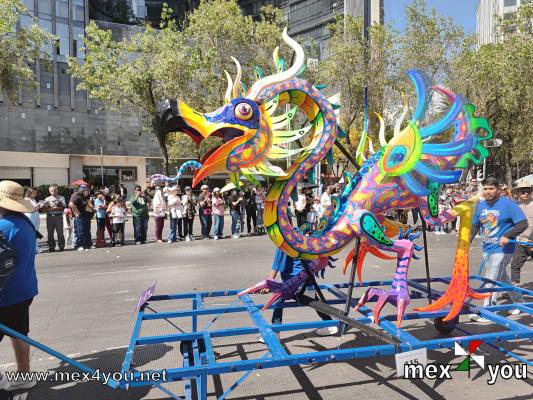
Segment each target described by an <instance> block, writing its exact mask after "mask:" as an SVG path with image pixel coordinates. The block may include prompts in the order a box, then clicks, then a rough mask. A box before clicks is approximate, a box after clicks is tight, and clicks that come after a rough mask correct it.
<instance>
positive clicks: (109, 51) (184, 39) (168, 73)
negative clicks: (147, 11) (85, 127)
mask: <svg viewBox="0 0 533 400" xmlns="http://www.w3.org/2000/svg"><path fill="white" fill-rule="evenodd" d="M171 11H172V10H170V9H168V8H167V7H166V5H164V7H163V12H162V16H161V20H162V21H161V24H160V29H157V30H156V29H154V28H152V27H150V26H146V27H144V29H140V30H139V32H138V33H135V34H133V35H132V36H131V37H129V38H125V39H123V40H122V41H120V42H116V41H114V40H113V39H112V36H111V32H110V31H105V30H102V29H100V28H98V26H96V24H95V23H94V22H91V23H90V24H89V25H88V26H87V28H86V37H85V40H84V41H85V52H86V54H85V60H84V62H83V63H82V62H80V61H78V60H77V59H75V58H70V59H69V66H70V71H71V73H72V74H73V75H74V76H75V77H76V78H79V79H81V83H80V84H79V85H78V89H83V90H87V91H88V92H89V94H90V96H91V97H93V98H96V99H98V100H100V101H102V102H103V104H104V105H105V107H106V108H108V109H110V110H113V111H118V112H121V113H124V114H126V115H133V116H136V117H138V118H140V119H141V120H142V122H143V125H144V128H145V130H147V131H150V132H152V133H153V134H154V135H155V136H156V137H157V139H158V142H159V145H160V148H161V151H162V154H163V158H164V160H165V164H166V165H167V171H168V163H169V162H170V161H172V159H173V158H194V157H196V156H198V154H202V153H203V152H205V146H206V145H209V142H207V143H206V144H205V145H203V146H204V148H200V149H195V148H194V145H193V143H192V141H191V140H190V139H189V138H188V137H187V136H186V135H181V136H178V137H176V136H172V137H169V138H166V137H164V135H162V134H160V133H159V132H158V130H157V124H156V105H157V103H158V102H159V101H160V100H162V99H165V98H179V99H180V100H182V101H185V102H186V103H187V104H188V105H189V106H191V107H193V108H195V109H197V110H199V111H203V112H206V111H213V110H214V109H215V108H218V107H220V106H221V105H222V104H224V101H223V99H224V93H225V89H226V78H225V76H224V72H223V71H224V69H227V70H228V71H231V73H232V75H235V72H233V71H235V65H234V64H233V62H232V61H231V59H230V56H231V55H233V56H235V57H237V58H238V59H239V60H240V61H241V63H242V66H243V81H244V82H245V83H247V84H249V83H250V78H251V77H252V67H253V66H254V65H261V66H263V65H269V64H270V65H272V66H273V63H272V61H271V54H272V51H273V49H274V48H275V47H276V46H277V45H279V42H280V36H281V29H280V25H281V14H280V13H279V11H278V10H275V9H272V8H271V7H269V8H266V9H265V12H264V14H263V16H262V18H261V20H260V21H259V22H254V21H253V20H252V19H251V18H250V17H245V16H243V15H242V13H241V10H240V8H239V6H238V4H237V2H236V1H235V0H231V1H226V0H211V1H202V3H201V4H200V6H199V8H198V9H196V10H195V11H194V12H193V13H191V14H190V15H189V16H188V18H187V20H186V22H185V26H186V27H185V29H184V30H183V31H179V30H178V27H177V25H176V22H175V21H174V20H172V19H171V17H170V16H171V14H172V12H171ZM214 21H217V23H213V22H214ZM167 143H168V144H170V145H171V146H172V147H173V148H172V150H171V151H170V155H169V153H168V150H167Z"/></svg>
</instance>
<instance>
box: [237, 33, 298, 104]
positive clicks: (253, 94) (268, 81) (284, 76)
mask: <svg viewBox="0 0 533 400" xmlns="http://www.w3.org/2000/svg"><path fill="white" fill-rule="evenodd" d="M282 37H283V40H284V41H285V43H287V44H288V45H289V46H290V47H291V48H292V49H293V50H294V51H295V53H296V56H295V58H294V63H293V64H292V66H291V67H290V68H289V69H288V70H286V71H283V72H280V73H279V74H274V75H270V76H266V77H264V78H263V79H260V80H258V81H257V82H256V83H254V85H253V86H252V87H251V88H250V92H249V93H248V95H247V96H246V97H247V98H248V99H251V100H255V99H256V98H257V96H258V95H259V93H260V92H261V91H262V90H263V89H264V88H265V87H267V86H270V85H274V84H276V83H278V82H282V81H286V80H289V79H292V78H294V77H295V76H296V75H298V73H299V72H300V71H301V69H302V68H303V66H304V62H305V54H304V49H303V48H302V46H300V44H299V43H298V42H297V41H296V40H294V39H293V38H291V37H290V36H289V35H288V34H287V28H285V29H283V34H282Z"/></svg>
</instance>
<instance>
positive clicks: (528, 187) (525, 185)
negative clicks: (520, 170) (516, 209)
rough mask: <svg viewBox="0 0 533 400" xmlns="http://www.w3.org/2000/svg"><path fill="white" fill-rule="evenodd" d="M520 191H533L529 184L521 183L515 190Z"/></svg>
mask: <svg viewBox="0 0 533 400" xmlns="http://www.w3.org/2000/svg"><path fill="white" fill-rule="evenodd" d="M518 189H531V184H530V183H529V182H520V183H519V184H518V185H516V186H515V187H514V188H513V190H518Z"/></svg>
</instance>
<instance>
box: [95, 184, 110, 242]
mask: <svg viewBox="0 0 533 400" xmlns="http://www.w3.org/2000/svg"><path fill="white" fill-rule="evenodd" d="M95 196H96V199H95V200H94V209H95V211H96V247H103V246H105V245H106V242H105V238H104V235H105V218H106V215H107V202H106V201H105V196H104V193H103V192H101V191H98V192H96V193H95Z"/></svg>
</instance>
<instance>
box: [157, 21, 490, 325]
mask: <svg viewBox="0 0 533 400" xmlns="http://www.w3.org/2000/svg"><path fill="white" fill-rule="evenodd" d="M283 39H284V40H285V42H286V43H287V44H288V45H289V46H290V47H291V48H292V49H293V50H294V52H295V57H294V60H295V61H294V63H293V65H292V66H290V68H288V69H285V68H284V64H283V61H282V60H280V59H279V58H278V56H277V50H276V51H275V52H274V60H275V62H276V64H277V66H278V68H277V73H276V74H274V75H269V76H266V77H263V76H262V73H261V72H260V70H258V69H257V70H256V76H257V81H256V82H255V83H254V84H253V85H252V86H251V87H250V88H249V89H248V90H247V89H246V88H244V87H243V85H242V84H241V82H240V77H241V67H240V65H239V63H238V61H237V60H235V59H234V61H235V63H236V65H237V70H238V73H237V78H236V79H235V81H233V80H232V79H231V77H230V75H229V74H228V73H227V72H226V76H227V78H228V90H227V92H226V96H225V98H226V104H225V105H223V106H222V107H220V108H219V109H217V110H216V111H214V112H212V113H205V114H203V113H199V112H196V111H194V110H192V109H190V108H189V107H187V106H186V105H185V104H184V103H182V102H180V101H172V100H169V101H166V102H165V103H164V104H162V105H161V107H160V110H159V111H160V113H159V115H160V118H161V120H160V123H161V126H162V129H163V130H164V131H165V130H166V131H168V132H170V131H179V132H184V133H187V134H188V135H189V136H190V137H191V138H193V140H195V141H196V142H197V143H199V142H200V141H201V140H203V139H204V138H207V137H209V136H212V135H216V136H219V137H222V138H223V139H224V143H223V144H222V145H221V146H220V147H219V148H217V149H215V150H213V151H212V152H210V153H208V154H207V155H206V157H204V159H203V160H202V162H201V163H200V164H201V165H197V167H198V170H197V171H196V173H195V176H194V180H193V185H194V186H196V185H197V184H198V183H200V182H201V181H202V180H203V179H204V178H206V177H207V176H209V175H211V174H214V173H223V172H227V173H229V174H230V178H231V182H232V184H233V185H234V186H237V187H238V186H239V185H240V177H241V176H242V175H244V176H246V177H247V178H248V180H249V181H251V182H254V181H255V178H254V177H255V176H258V175H269V176H275V177H276V181H275V182H274V184H273V185H272V187H271V188H270V190H269V192H268V194H267V197H266V204H265V215H264V221H265V226H266V227H267V231H268V234H269V236H270V238H271V240H272V241H273V243H274V244H275V245H276V246H277V247H278V248H280V249H281V250H282V251H284V252H285V253H286V254H288V255H289V256H291V257H298V258H301V259H307V260H311V270H312V271H313V272H314V273H319V272H321V271H322V272H323V270H324V269H325V268H326V267H327V266H328V265H329V264H330V257H331V256H332V255H334V254H336V253H338V252H339V251H341V250H342V249H343V248H345V247H346V246H347V245H348V244H349V243H350V242H352V241H353V240H354V239H355V238H356V237H360V238H361V243H362V247H361V251H360V254H358V273H359V276H360V271H361V265H362V260H363V258H364V254H366V253H367V252H368V251H370V252H372V253H373V254H375V255H377V256H379V257H382V258H388V259H391V258H396V260H397V265H396V272H395V274H394V280H393V284H392V287H391V288H390V290H383V289H376V288H370V289H368V290H367V291H366V293H365V294H364V296H363V297H362V298H361V299H360V301H359V303H358V305H357V307H356V309H357V308H359V307H360V306H362V305H364V304H365V303H366V302H367V301H368V300H370V299H371V298H372V297H374V296H378V300H377V303H376V306H375V308H374V320H375V321H377V320H378V317H379V313H380V311H381V309H382V308H383V306H384V305H385V303H386V302H390V303H392V304H394V305H396V307H397V324H398V326H399V325H400V323H401V320H402V317H403V314H404V311H405V309H406V307H407V305H408V304H409V302H410V298H409V293H408V289H407V282H406V279H407V272H408V268H409V263H410V261H411V258H412V257H413V253H414V251H415V250H417V249H420V248H418V247H417V246H416V245H415V244H414V243H413V240H414V239H415V238H416V237H417V234H413V233H411V232H410V230H403V231H400V235H399V236H398V238H393V237H392V235H393V234H395V233H394V232H395V231H396V233H397V231H398V230H397V229H396V230H395V229H394V228H395V227H394V226H392V225H391V224H390V222H388V220H386V219H385V217H384V214H385V213H386V212H387V211H388V210H391V209H411V208H420V210H421V212H422V215H423V217H424V219H425V220H426V221H427V222H428V223H429V224H430V225H435V224H440V223H442V221H443V220H444V219H446V218H449V217H450V215H452V214H449V213H448V214H447V215H445V216H443V215H442V214H439V210H438V195H439V188H440V185H442V184H449V183H454V182H458V180H459V178H460V176H461V174H462V172H463V169H465V168H466V167H467V166H468V161H471V162H474V163H479V162H480V161H481V160H482V159H483V158H484V157H486V155H487V151H486V149H485V147H484V146H483V145H482V143H481V142H482V141H483V140H486V139H489V138H490V137H491V136H492V131H491V129H490V127H489V125H488V122H487V120H486V119H483V118H478V117H475V116H474V106H473V105H471V104H468V103H467V102H466V100H465V98H464V97H463V96H460V95H455V94H454V93H452V92H451V91H449V90H447V89H444V88H442V87H438V86H434V87H432V86H429V84H428V82H427V79H426V78H425V76H424V75H423V74H422V73H420V72H418V71H414V70H411V71H409V72H408V73H407V75H408V76H409V78H410V79H411V81H412V82H413V84H414V86H415V89H416V95H417V104H416V108H415V110H414V113H413V114H412V118H411V119H410V120H409V121H407V122H406V123H404V120H405V117H406V116H407V114H408V112H409V107H408V104H407V100H406V99H405V97H404V105H403V112H402V115H401V117H400V118H399V119H398V121H397V122H396V124H395V127H394V135H393V137H392V138H391V139H390V140H389V141H388V142H387V141H386V138H385V126H384V122H383V119H382V118H381V116H379V115H377V118H378V119H379V121H380V133H379V139H380V140H379V141H380V144H381V149H380V150H378V151H377V152H374V154H372V155H371V156H370V157H368V159H365V157H364V156H363V154H364V149H365V142H366V140H367V136H366V123H365V129H364V132H363V135H362V138H361V145H360V146H359V151H358V154H357V158H358V160H360V161H361V162H362V165H361V168H360V169H359V171H358V173H357V174H355V175H354V176H351V175H350V174H345V176H344V182H345V187H344V190H343V192H342V193H341V194H340V195H339V196H338V197H337V198H336V199H335V201H334V209H333V210H332V211H331V212H329V213H327V215H326V216H325V217H323V218H322V220H321V221H320V223H319V228H318V230H316V231H315V232H313V233H311V234H304V233H303V231H302V230H300V229H297V228H295V227H294V226H293V225H292V224H291V221H290V217H289V213H288V209H287V204H288V203H289V201H290V196H291V193H292V192H293V191H294V190H295V189H296V188H297V185H298V184H299V183H300V182H304V181H305V180H306V174H307V173H308V171H310V170H311V169H312V168H313V167H314V166H315V165H316V164H317V163H319V162H320V161H321V160H322V159H324V158H326V157H330V155H331V149H332V147H333V145H334V142H335V140H336V139H337V137H338V136H339V135H342V134H343V132H342V131H341V130H340V128H339V127H338V125H337V120H336V116H335V112H334V111H335V110H336V109H337V108H338V107H339V106H338V105H335V104H332V103H331V102H330V101H329V100H328V99H327V98H326V97H324V95H323V94H322V93H321V92H320V90H319V89H318V88H317V87H316V86H314V85H313V84H312V83H310V82H308V81H306V80H303V79H300V78H299V77H298V76H299V74H300V73H301V72H302V70H303V67H304V61H305V56H304V52H303V49H302V47H301V46H300V45H299V44H298V43H297V42H296V41H295V40H293V39H292V38H290V37H289V36H288V35H287V33H286V31H284V32H283ZM433 92H438V93H440V94H441V95H442V96H443V97H444V98H446V99H447V100H448V101H449V102H450V103H451V105H450V107H449V109H448V110H447V111H446V112H445V113H444V115H443V116H442V117H441V118H439V119H438V120H436V121H433V122H430V123H427V124H424V123H423V121H424V119H425V114H426V109H427V108H428V104H429V103H430V99H431V96H432V94H433ZM280 110H282V112H281V114H278V115H276V112H279V111H280ZM298 111H299V112H302V113H303V115H305V117H306V119H307V121H308V124H307V125H306V126H304V127H303V128H302V129H297V130H284V129H286V128H285V127H286V126H288V123H289V122H290V121H291V120H292V119H293V118H294V115H295V114H296V112H298ZM450 131H453V132H452V135H451V140H450V141H449V142H448V143H436V141H435V140H433V139H434V138H436V137H437V136H439V135H443V134H445V133H447V132H450ZM479 131H484V132H485V135H484V136H478V133H479ZM299 139H301V140H299ZM441 141H442V140H441ZM290 142H298V143H301V142H304V143H306V145H302V146H298V145H296V146H288V145H287V144H288V143H290ZM294 147H297V148H294ZM372 147H373V146H372V144H371V142H370V143H369V150H370V152H372V151H373V148H372ZM294 155H297V159H296V160H295V161H294V162H293V163H292V165H291V166H290V167H289V168H288V169H287V170H286V171H284V170H283V169H281V168H279V167H276V166H274V165H272V164H271V163H270V161H269V160H270V159H279V158H286V157H288V156H294ZM159 178H161V176H159ZM384 252H389V253H393V255H392V256H388V255H386V254H385V253H384ZM458 252H462V253H461V256H460V257H457V259H456V266H455V267H456V268H455V269H457V268H459V266H458V264H461V266H460V267H461V270H462V271H463V272H464V262H466V268H467V270H466V272H468V259H467V258H468V254H467V253H466V254H464V249H462V248H459V249H458ZM353 256H354V255H353V252H352V253H350V255H349V259H348V260H347V261H349V260H350V258H352V257H353ZM465 257H466V261H465ZM458 260H460V262H459V261H458ZM452 275H453V280H452V282H451V285H450V290H451V289H452V288H453V291H452V292H449V293H447V294H445V296H444V298H443V299H442V300H441V301H438V302H437V303H435V305H434V306H433V307H432V309H435V307H436V306H438V307H442V306H445V305H446V304H448V303H450V302H452V303H453V305H452V308H451V310H450V313H449V314H448V316H447V318H446V319H447V320H449V319H452V318H454V317H455V316H456V315H457V314H458V313H459V311H460V309H461V307H462V305H463V302H464V300H465V298H466V297H467V296H471V297H475V298H477V297H479V296H480V295H478V294H477V293H475V292H473V291H471V289H470V288H469V286H468V279H467V276H468V273H466V274H459V275H460V276H458V275H457V274H452ZM463 275H464V276H463ZM465 277H466V278H465ZM306 278H307V275H306V272H302V273H300V274H299V275H298V276H295V277H293V278H292V279H291V280H290V281H288V282H283V283H278V282H275V281H272V280H268V279H267V280H265V281H262V282H260V283H258V284H257V285H255V286H253V287H250V288H249V289H247V290H245V291H244V292H243V293H253V292H256V291H259V290H261V289H263V288H270V289H272V290H273V291H274V294H273V296H272V298H271V299H270V301H269V302H268V303H267V304H266V306H265V307H268V306H269V305H271V304H272V303H273V302H274V301H276V300H277V299H280V298H282V299H289V298H291V297H292V296H293V295H294V293H295V291H296V290H297V288H298V287H299V286H301V284H302V283H303V282H304V281H305V280H306ZM465 279H466V280H465ZM450 296H451V297H450Z"/></svg>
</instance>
